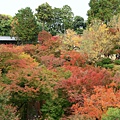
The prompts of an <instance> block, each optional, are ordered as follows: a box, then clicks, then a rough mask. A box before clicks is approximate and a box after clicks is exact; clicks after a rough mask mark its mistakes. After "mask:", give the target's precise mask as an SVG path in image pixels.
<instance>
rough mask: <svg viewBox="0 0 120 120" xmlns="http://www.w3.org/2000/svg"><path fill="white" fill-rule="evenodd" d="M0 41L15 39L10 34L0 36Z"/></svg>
mask: <svg viewBox="0 0 120 120" xmlns="http://www.w3.org/2000/svg"><path fill="white" fill-rule="evenodd" d="M0 41H16V39H15V37H10V36H0Z"/></svg>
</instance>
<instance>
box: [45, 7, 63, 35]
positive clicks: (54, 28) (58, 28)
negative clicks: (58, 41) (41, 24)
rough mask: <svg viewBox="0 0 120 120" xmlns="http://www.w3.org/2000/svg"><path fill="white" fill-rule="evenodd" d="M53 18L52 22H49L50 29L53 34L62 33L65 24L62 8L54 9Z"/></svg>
mask: <svg viewBox="0 0 120 120" xmlns="http://www.w3.org/2000/svg"><path fill="white" fill-rule="evenodd" d="M53 16H54V17H53V18H52V21H51V23H49V24H48V25H47V26H48V28H49V31H50V33H51V34H52V35H56V34H57V33H62V29H63V28H62V24H63V18H62V10H61V8H54V9H53Z"/></svg>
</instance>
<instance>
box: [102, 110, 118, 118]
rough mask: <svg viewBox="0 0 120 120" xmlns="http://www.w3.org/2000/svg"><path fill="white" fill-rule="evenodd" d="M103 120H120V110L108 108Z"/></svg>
mask: <svg viewBox="0 0 120 120" xmlns="http://www.w3.org/2000/svg"><path fill="white" fill-rule="evenodd" d="M102 120H120V109H119V108H108V110H107V112H106V114H104V115H103V116H102Z"/></svg>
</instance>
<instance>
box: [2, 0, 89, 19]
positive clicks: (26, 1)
mask: <svg viewBox="0 0 120 120" xmlns="http://www.w3.org/2000/svg"><path fill="white" fill-rule="evenodd" d="M83 1H84V2H83ZM89 1H90V0H0V14H6V15H11V16H14V15H15V13H17V12H18V10H19V9H21V8H26V7H30V8H31V9H32V11H33V12H35V9H36V8H37V7H38V6H39V5H41V4H43V3H45V2H47V3H48V4H49V5H50V6H52V8H54V7H58V8H62V7H63V6H64V5H69V6H70V7H71V8H72V12H73V13H74V15H75V16H76V15H78V16H81V17H83V18H84V20H87V15H86V14H87V10H89V5H88V3H89Z"/></svg>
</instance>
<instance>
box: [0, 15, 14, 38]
mask: <svg viewBox="0 0 120 120" xmlns="http://www.w3.org/2000/svg"><path fill="white" fill-rule="evenodd" d="M11 21H12V17H11V16H9V15H4V14H0V35H1V36H9V35H10V30H11V26H10V24H11Z"/></svg>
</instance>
